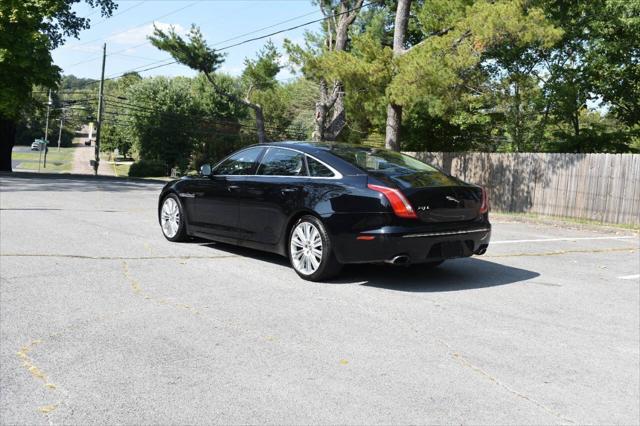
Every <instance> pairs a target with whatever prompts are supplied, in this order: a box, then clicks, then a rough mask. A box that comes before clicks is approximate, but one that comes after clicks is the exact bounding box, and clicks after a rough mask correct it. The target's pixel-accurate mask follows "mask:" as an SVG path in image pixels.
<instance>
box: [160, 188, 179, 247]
mask: <svg viewBox="0 0 640 426" xmlns="http://www.w3.org/2000/svg"><path fill="white" fill-rule="evenodd" d="M160 220H161V224H162V232H164V235H166V236H167V238H173V237H175V236H176V234H177V233H178V229H180V209H179V208H178V203H177V202H176V200H174V199H173V198H172V197H167V199H166V200H164V203H162V212H161V214H160Z"/></svg>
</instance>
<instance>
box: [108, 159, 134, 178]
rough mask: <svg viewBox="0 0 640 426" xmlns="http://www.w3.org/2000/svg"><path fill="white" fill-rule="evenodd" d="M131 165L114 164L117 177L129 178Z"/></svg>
mask: <svg viewBox="0 0 640 426" xmlns="http://www.w3.org/2000/svg"><path fill="white" fill-rule="evenodd" d="M132 163H133V162H131V163H116V164H114V165H113V166H114V169H115V171H116V176H129V168H130V167H131V164H132Z"/></svg>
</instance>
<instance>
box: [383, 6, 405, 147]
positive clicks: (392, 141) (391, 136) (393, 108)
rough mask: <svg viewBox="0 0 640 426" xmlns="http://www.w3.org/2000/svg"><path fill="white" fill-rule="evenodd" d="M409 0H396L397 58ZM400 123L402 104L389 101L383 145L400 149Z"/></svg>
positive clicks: (395, 32)
mask: <svg viewBox="0 0 640 426" xmlns="http://www.w3.org/2000/svg"><path fill="white" fill-rule="evenodd" d="M410 10H411V0H398V8H397V9H396V20H395V28H394V30H393V56H394V58H397V57H398V56H400V55H402V53H403V52H404V41H405V37H406V35H407V25H408V23H409V11H410ZM401 124H402V106H401V105H396V104H395V103H393V102H391V103H389V105H388V106H387V127H386V133H385V138H384V146H385V147H386V148H387V149H392V150H394V151H400V125H401Z"/></svg>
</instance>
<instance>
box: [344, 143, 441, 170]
mask: <svg viewBox="0 0 640 426" xmlns="http://www.w3.org/2000/svg"><path fill="white" fill-rule="evenodd" d="M331 152H332V153H333V154H334V155H337V156H338V157H340V158H342V159H343V160H346V161H348V162H349V163H351V164H353V165H354V166H357V167H359V168H361V169H363V170H366V171H367V172H381V173H384V174H387V175H406V174H413V173H416V172H436V171H438V170H437V169H436V168H434V167H433V166H430V165H428V164H425V163H423V162H422V161H418V160H416V159H415V158H413V157H410V156H408V155H405V154H400V153H399V152H394V151H388V150H386V149H378V148H367V147H340V146H334V147H333V148H332V149H331Z"/></svg>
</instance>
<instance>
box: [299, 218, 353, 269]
mask: <svg viewBox="0 0 640 426" xmlns="http://www.w3.org/2000/svg"><path fill="white" fill-rule="evenodd" d="M288 241H289V246H288V247H289V250H288V252H289V262H290V263H291V266H292V267H293V269H294V271H296V273H297V274H298V275H299V276H300V277H301V278H302V279H305V280H308V281H322V280H326V279H328V278H331V277H334V276H336V275H337V274H338V273H339V272H340V270H341V269H342V265H341V264H340V263H339V262H338V260H337V259H336V257H335V254H334V253H333V247H332V245H331V239H330V238H329V234H328V233H327V230H326V229H325V227H324V225H323V224H322V221H321V220H320V219H318V218H317V217H315V216H311V215H307V216H302V217H301V218H300V219H298V221H297V222H296V223H295V224H294V225H293V227H291V231H290V232H289V240H288Z"/></svg>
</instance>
